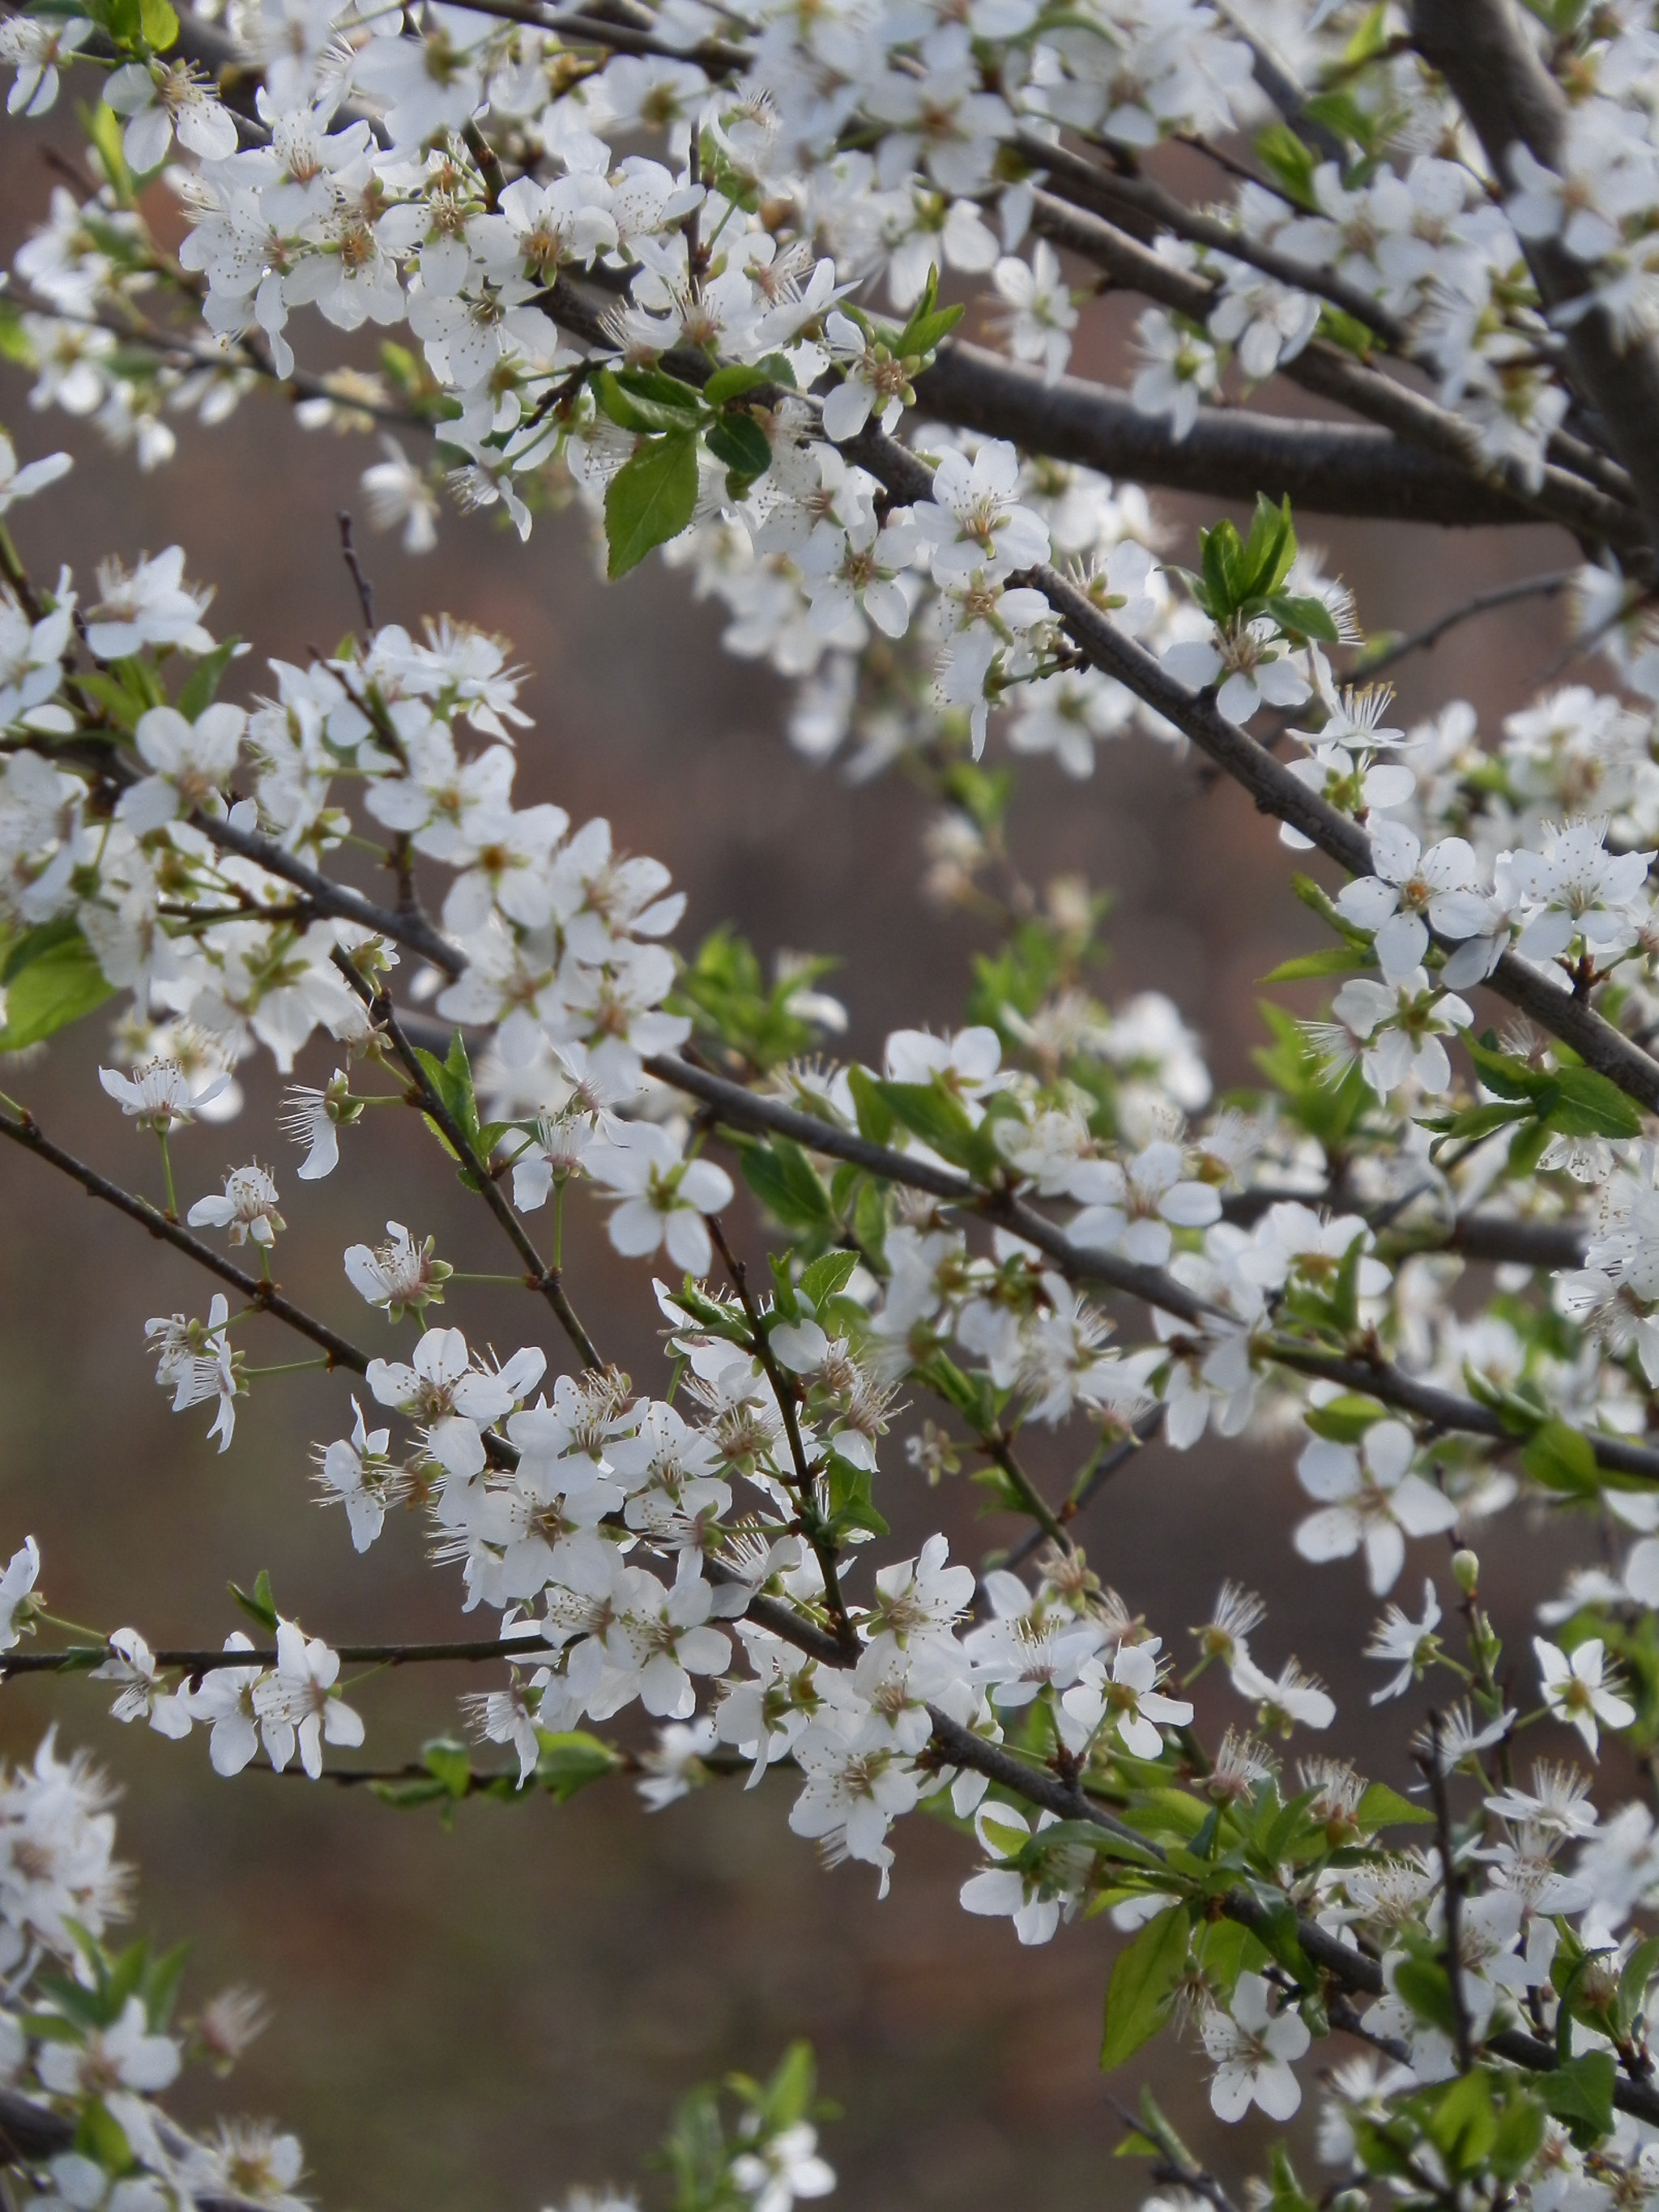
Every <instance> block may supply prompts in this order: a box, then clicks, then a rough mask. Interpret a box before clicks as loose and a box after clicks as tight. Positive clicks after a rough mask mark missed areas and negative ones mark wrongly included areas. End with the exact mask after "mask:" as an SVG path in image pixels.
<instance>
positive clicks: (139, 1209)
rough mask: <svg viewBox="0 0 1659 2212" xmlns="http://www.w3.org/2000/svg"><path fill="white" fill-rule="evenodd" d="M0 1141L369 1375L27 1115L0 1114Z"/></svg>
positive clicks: (325, 1332)
mask: <svg viewBox="0 0 1659 2212" xmlns="http://www.w3.org/2000/svg"><path fill="white" fill-rule="evenodd" d="M0 1137H9V1138H10V1139H11V1141H12V1142H13V1144H15V1145H21V1146H23V1147H24V1148H25V1150H26V1151H28V1152H33V1154H34V1155H35V1157H36V1158H37V1159H42V1160H45V1161H46V1163H47V1164H48V1165H50V1166H52V1167H55V1168H57V1169H58V1170H60V1172H61V1173H63V1174H64V1175H66V1176H72V1177H73V1178H74V1180H75V1181H76V1182H78V1183H79V1184H80V1186H81V1188H82V1189H83V1190H84V1191H85V1192H86V1193H87V1194H88V1197H89V1198H100V1199H102V1200H103V1201H104V1203H105V1204H106V1206H114V1207H115V1209H116V1210H117V1212H120V1213H125V1215H126V1216H127V1218H128V1219H129V1220H131V1221H136V1222H137V1223H138V1224H139V1225H140V1226H141V1227H143V1228H144V1229H147V1230H149V1233H150V1235H151V1236H152V1237H159V1238H160V1239H161V1242H162V1243H164V1244H171V1245H172V1246H173V1248H174V1249H175V1250H177V1251H179V1252H182V1253H184V1254H185V1256H186V1257H187V1258H189V1259H191V1260H194V1261H196V1263H197V1266H198V1267H205V1268H206V1269H207V1271H208V1273H210V1275H216V1276H217V1277H218V1279H219V1280H220V1281H221V1282H222V1283H228V1284H229V1285H230V1286H231V1288H232V1289H233V1290H235V1291H240V1292H241V1294H242V1296H243V1297H245V1298H246V1300H247V1302H248V1304H249V1306H250V1307H252V1308H254V1309H256V1310H258V1311H259V1312H261V1313H268V1314H270V1315H272V1316H274V1317H275V1318H276V1320H277V1321H280V1322H285V1323H286V1324H287V1326H288V1327H289V1328H291V1329H294V1330H295V1331H297V1332H298V1334H300V1335H301V1336H303V1337H307V1338H308V1339H309V1340H310V1341H311V1342H312V1343H313V1344H314V1345H317V1346H319V1348H320V1349H321V1350H322V1351H324V1352H326V1353H327V1354H328V1357H329V1360H330V1363H331V1364H332V1365H333V1366H336V1367H348V1368H349V1369H350V1370H351V1371H352V1373H353V1374H354V1375H362V1374H366V1373H367V1372H368V1354H367V1353H365V1352H359V1351H358V1349H357V1347H356V1345H355V1344H352V1343H349V1342H348V1340H346V1339H345V1338H344V1337H343V1336H341V1335H340V1334H338V1333H337V1331H336V1330H334V1329H331V1328H329V1327H328V1326H327V1324H326V1323H325V1322H320V1321H318V1320H316V1319H315V1318H314V1317H313V1316H312V1315H310V1314H308V1313H307V1312H305V1311H304V1310H303V1309H302V1308H301V1307H299V1306H296V1305H295V1304H294V1301H293V1300H292V1299H291V1298H288V1297H284V1296H283V1292H282V1291H281V1289H280V1288H279V1287H278V1285H276V1284H275V1283H265V1282H261V1281H260V1279H259V1278H258V1276H257V1275H250V1274H249V1273H246V1270H245V1269H243V1268H241V1267H237V1265H236V1264H235V1262H234V1261H231V1260H227V1259H226V1258H225V1257H224V1256H223V1255H222V1254H221V1253H218V1252H216V1251H215V1250H214V1249H213V1247H212V1245H210V1244H205V1243H203V1241H202V1239H201V1238H200V1237H192V1236H191V1233H190V1231H189V1230H187V1229H181V1228H180V1227H179V1224H178V1223H177V1222H176V1221H170V1220H168V1218H167V1215H166V1214H165V1213H163V1212H161V1210H160V1209H159V1208H158V1207H156V1206H152V1205H151V1204H150V1202H149V1200H148V1199H147V1198H138V1197H136V1196H135V1195H134V1194H133V1193H132V1192H131V1191H130V1190H124V1189H123V1188H121V1186H120V1184H119V1183H117V1182H111V1181H110V1179H109V1177H108V1176H102V1175H100V1174H99V1172H98V1170H97V1169H96V1168H93V1167H88V1165H87V1164H86V1162H85V1161H84V1160H77V1159H76V1157H75V1155H74V1154H73V1153H72V1152H65V1151H64V1149H63V1147H62V1146H60V1145H54V1144H53V1143H52V1140H51V1139H50V1138H49V1137H47V1136H46V1133H45V1132H44V1131H43V1130H42V1129H41V1127H40V1124H39V1122H38V1121H35V1119H34V1117H33V1115H26V1116H25V1117H24V1119H23V1120H21V1121H14V1120H13V1119H12V1117H11V1116H10V1115H9V1114H0Z"/></svg>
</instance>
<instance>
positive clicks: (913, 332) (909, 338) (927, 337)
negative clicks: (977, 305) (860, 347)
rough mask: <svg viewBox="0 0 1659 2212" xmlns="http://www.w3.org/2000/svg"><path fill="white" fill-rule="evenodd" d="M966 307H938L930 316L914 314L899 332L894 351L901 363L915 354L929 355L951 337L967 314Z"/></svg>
mask: <svg viewBox="0 0 1659 2212" xmlns="http://www.w3.org/2000/svg"><path fill="white" fill-rule="evenodd" d="M967 312H968V310H967V308H966V307H938V308H936V309H935V310H934V311H933V313H932V314H930V315H923V314H914V315H912V316H911V318H910V319H909V321H908V323H907V324H906V325H904V328H903V329H902V331H900V332H899V335H898V341H897V343H896V344H895V346H894V348H893V351H894V352H895V353H896V355H897V356H898V357H899V359H900V360H901V361H904V360H908V358H909V356H911V355H913V354H929V353H932V352H933V349H934V347H935V346H937V345H939V344H941V343H943V342H944V340H945V339H946V338H947V337H949V336H950V335H951V331H953V330H955V328H956V326H957V324H958V323H959V322H960V321H961V320H962V319H963V316H964V315H965V314H966V313H967Z"/></svg>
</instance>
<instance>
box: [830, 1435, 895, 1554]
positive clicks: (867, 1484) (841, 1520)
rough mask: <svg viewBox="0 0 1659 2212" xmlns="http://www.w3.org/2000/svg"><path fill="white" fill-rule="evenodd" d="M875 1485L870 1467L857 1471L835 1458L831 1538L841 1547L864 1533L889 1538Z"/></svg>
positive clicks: (832, 1477)
mask: <svg viewBox="0 0 1659 2212" xmlns="http://www.w3.org/2000/svg"><path fill="white" fill-rule="evenodd" d="M828 1517H829V1534H831V1536H832V1537H834V1538H835V1540H836V1542H837V1543H840V1542H842V1541H844V1540H845V1539H846V1538H847V1537H848V1536H851V1535H854V1534H857V1533H859V1532H860V1530H861V1531H863V1533H864V1534H866V1535H871V1536H884V1535H886V1534H888V1528H887V1522H886V1521H885V1519H884V1516H882V1515H881V1514H880V1513H878V1511H877V1510H876V1506H875V1501H874V1498H873V1495H872V1476H871V1474H870V1470H869V1468H867V1467H854V1465H853V1463H852V1462H851V1461H850V1460H845V1459H842V1458H841V1457H840V1455H835V1456H833V1457H832V1458H831V1460H830V1462H829V1516H828Z"/></svg>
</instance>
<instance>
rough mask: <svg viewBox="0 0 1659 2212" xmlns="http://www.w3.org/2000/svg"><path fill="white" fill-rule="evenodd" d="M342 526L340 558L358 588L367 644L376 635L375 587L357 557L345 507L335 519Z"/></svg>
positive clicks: (347, 511)
mask: <svg viewBox="0 0 1659 2212" xmlns="http://www.w3.org/2000/svg"><path fill="white" fill-rule="evenodd" d="M335 520H336V521H337V523H338V524H339V526H340V557H341V558H342V560H343V561H344V562H345V564H346V567H347V568H349V570H350V571H351V580H352V582H353V583H354V584H355V585H356V587H357V604H358V605H359V606H360V607H361V608H362V611H363V636H364V640H365V642H367V641H368V639H369V638H372V637H373V636H374V585H373V584H371V583H370V582H369V580H368V575H367V574H366V573H365V572H364V568H363V564H362V561H360V560H359V559H358V557H357V547H356V542H355V541H354V539H353V538H352V534H351V510H350V508H349V507H342V508H341V509H340V512H339V513H338V514H337V515H336V517H335Z"/></svg>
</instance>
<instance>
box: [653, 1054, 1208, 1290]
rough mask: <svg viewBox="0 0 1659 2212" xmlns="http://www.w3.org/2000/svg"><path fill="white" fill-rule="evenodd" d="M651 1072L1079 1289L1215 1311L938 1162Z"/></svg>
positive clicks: (782, 1108) (749, 1097) (685, 1076)
mask: <svg viewBox="0 0 1659 2212" xmlns="http://www.w3.org/2000/svg"><path fill="white" fill-rule="evenodd" d="M645 1066H646V1071H647V1073H648V1074H651V1075H654V1076H655V1077H656V1078H657V1079H658V1080H659V1082H663V1083H666V1084H670V1085H672V1087H673V1088H674V1089H675V1090H677V1091H685V1092H686V1093H688V1094H689V1095H690V1097H693V1098H701V1099H702V1101H703V1103H704V1104H705V1105H708V1106H712V1107H714V1109H715V1110H716V1112H717V1113H718V1114H719V1115H720V1119H721V1120H722V1121H725V1122H726V1123H727V1125H728V1126H729V1127H732V1128H735V1129H746V1130H750V1131H752V1132H757V1133H758V1132H771V1133H775V1134H777V1135H779V1136H784V1137H791V1138H793V1139H794V1141H795V1142H796V1143H797V1144H799V1145H802V1146H805V1147H806V1148H807V1149H808V1150H810V1151H813V1152H819V1153H822V1154H823V1155H825V1156H827V1157H828V1158H831V1159H840V1160H850V1161H851V1162H852V1163H853V1164H854V1166H856V1167H861V1168H864V1169H866V1170H867V1171H868V1172H869V1173H870V1174H872V1175H875V1176H881V1177H882V1178H883V1180H884V1181H885V1182H896V1183H902V1184H907V1185H908V1187H909V1188H911V1189H912V1190H922V1191H926V1192H927V1194H929V1196H930V1197H933V1198H939V1199H943V1200H945V1202H946V1204H948V1205H951V1206H963V1207H966V1208H967V1209H968V1210H969V1212H974V1213H976V1214H978V1215H980V1216H981V1217H982V1218H984V1219H986V1220H987V1221H991V1222H994V1223H995V1224H997V1225H999V1226H1000V1227H1001V1228H1005V1229H1011V1230H1012V1231H1013V1232H1014V1234H1015V1235H1016V1236H1017V1237H1024V1239H1025V1241H1026V1242H1027V1243H1030V1244H1035V1245H1036V1247H1037V1249H1039V1250H1040V1251H1042V1252H1046V1253H1047V1254H1048V1256H1049V1257H1050V1258H1051V1259H1054V1260H1056V1261H1059V1262H1060V1266H1061V1267H1062V1268H1063V1269H1064V1270H1065V1272H1066V1273H1067V1274H1069V1275H1072V1276H1073V1277H1075V1278H1076V1279H1077V1280H1079V1281H1080V1282H1089V1283H1098V1284H1100V1285H1103V1286H1104V1287H1105V1288H1106V1289H1108V1290H1114V1291H1124V1292H1126V1293H1127V1295H1128V1296H1129V1297H1135V1298H1139V1299H1140V1300H1141V1301H1142V1302H1143V1304H1147V1305H1152V1306H1158V1307H1161V1308H1162V1309H1163V1310H1164V1312H1165V1313H1171V1314H1175V1315H1177V1316H1179V1317H1180V1318H1181V1319H1182V1320H1183V1321H1189V1322H1193V1323H1194V1325H1201V1323H1202V1322H1203V1319H1204V1316H1205V1315H1206V1312H1207V1311H1208V1310H1209V1309H1208V1308H1206V1305H1205V1304H1204V1302H1203V1300H1202V1299H1201V1298H1199V1297H1195V1296H1194V1293H1193V1292H1192V1291H1188V1290H1187V1289H1186V1288H1185V1287H1184V1286H1183V1285H1182V1284H1180V1283H1177V1282H1176V1279H1175V1278H1174V1277H1173V1276H1172V1275H1169V1274H1166V1273H1164V1270H1163V1269H1162V1268H1161V1267H1143V1266H1141V1265H1140V1264H1139V1262H1137V1261H1133V1260H1120V1259H1118V1258H1116V1257H1115V1256H1114V1255H1112V1254H1110V1253H1107V1252H1096V1251H1091V1250H1085V1249H1083V1248H1082V1247H1081V1246H1079V1245H1075V1244H1073V1243H1072V1241H1071V1239H1070V1238H1069V1237H1067V1236H1066V1232H1065V1231H1064V1230H1063V1229H1062V1228H1060V1225H1059V1224H1058V1223H1056V1222H1053V1221H1050V1220H1048V1218H1046V1216H1044V1215H1042V1214H1041V1213H1038V1212H1036V1210H1035V1209H1034V1208H1033V1207H1031V1206H1027V1205H1026V1204H1024V1201H1023V1200H1019V1199H1017V1198H1014V1197H1012V1196H1011V1195H1010V1194H1007V1193H1006V1192H999V1191H994V1190H987V1189H984V1188H981V1186H979V1185H978V1184H976V1183H975V1182H973V1181H972V1180H971V1178H970V1177H969V1176H965V1175H963V1174H961V1173H959V1172H958V1170H957V1169H955V1168H946V1167H936V1166H934V1165H933V1163H932V1162H931V1161H927V1160H916V1159H912V1158H910V1156H909V1155H908V1153H906V1152H895V1151H893V1150H892V1149H891V1148H890V1146H886V1145H877V1144H872V1142H871V1141H870V1139H868V1138H867V1137H861V1136H860V1135H858V1134H857V1133H855V1132H854V1131H852V1130H849V1129H842V1128H840V1127H837V1126H836V1124H835V1123H834V1122H832V1121H821V1120H819V1119H818V1118H817V1116H816V1115H811V1114H804V1113H801V1112H799V1110H798V1109H796V1108H794V1107H793V1106H786V1105H784V1104H783V1103H781V1100H778V1099H775V1098H764V1097H759V1096H757V1094H756V1093H755V1092H754V1091H745V1090H744V1087H743V1085H741V1084H739V1083H730V1082H728V1081H727V1080H726V1078H725V1077H724V1076H720V1075H715V1074H713V1073H710V1072H709V1071H708V1069H707V1068H702V1067H695V1066H692V1064H691V1063H690V1061H689V1060H680V1059H678V1058H676V1057H675V1056H674V1054H671V1053H657V1054H653V1056H652V1057H651V1058H650V1059H648V1060H647V1061H646V1062H645Z"/></svg>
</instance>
